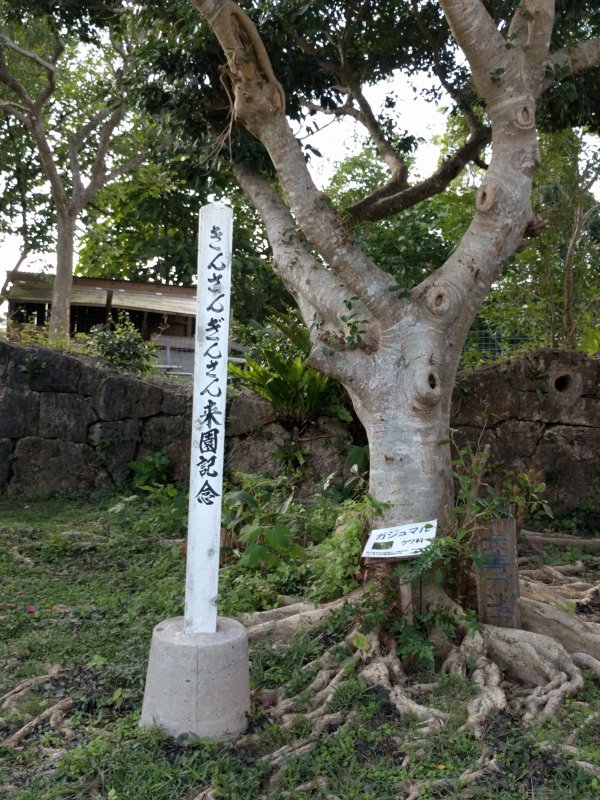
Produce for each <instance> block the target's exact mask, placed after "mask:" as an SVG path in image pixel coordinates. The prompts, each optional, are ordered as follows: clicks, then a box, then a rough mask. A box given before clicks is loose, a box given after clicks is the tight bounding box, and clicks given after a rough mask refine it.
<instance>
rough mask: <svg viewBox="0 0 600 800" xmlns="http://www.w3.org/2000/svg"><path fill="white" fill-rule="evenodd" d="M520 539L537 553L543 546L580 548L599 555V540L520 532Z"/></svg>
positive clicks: (565, 535)
mask: <svg viewBox="0 0 600 800" xmlns="http://www.w3.org/2000/svg"><path fill="white" fill-rule="evenodd" d="M520 535H521V539H522V540H523V541H525V542H527V544H529V545H532V546H533V548H534V549H535V550H537V551H542V552H543V550H544V545H552V546H556V547H578V548H579V547H581V548H583V549H584V550H590V551H591V552H595V553H600V539H598V538H594V539H589V538H583V537H580V536H570V535H569V534H564V533H563V534H556V535H554V534H551V533H536V532H535V531H526V530H522V531H521V534H520Z"/></svg>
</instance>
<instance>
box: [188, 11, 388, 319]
mask: <svg viewBox="0 0 600 800" xmlns="http://www.w3.org/2000/svg"><path fill="white" fill-rule="evenodd" d="M194 2H195V5H196V6H197V7H198V8H199V10H200V11H201V13H203V14H204V16H205V17H206V19H207V21H208V22H209V24H210V25H211V27H212V29H213V30H214V32H215V34H216V35H217V37H218V39H219V41H220V43H221V46H222V47H223V49H224V50H225V52H226V53H227V56H228V63H229V74H230V78H231V81H232V85H233V91H234V95H235V108H234V110H235V115H236V118H237V120H238V121H240V122H242V123H243V124H244V126H245V127H246V128H247V129H248V130H249V131H250V132H251V133H252V134H253V135H254V136H256V137H257V138H258V139H259V140H260V141H261V142H262V143H263V145H264V146H265V148H266V149H267V152H268V153H269V156H270V158H271V161H272V162H273V165H274V166H275V169H276V170H277V174H278V177H279V180H280V183H281V185H282V187H283V190H284V191H285V193H286V195H287V198H288V201H289V204H290V207H291V209H292V212H293V214H294V216H295V218H296V220H297V222H298V224H299V226H300V228H301V229H302V231H303V233H304V235H305V236H306V238H307V239H308V241H309V242H310V244H311V246H312V247H314V248H315V250H317V251H318V252H319V253H320V254H321V256H322V257H323V258H324V259H325V261H326V262H327V264H328V265H329V266H330V267H331V269H332V270H333V271H334V272H335V273H336V274H337V276H338V278H339V279H340V280H341V281H343V282H344V283H345V284H346V286H347V289H348V291H349V292H350V294H351V295H358V297H360V299H361V300H362V301H363V302H364V304H365V305H366V306H367V307H368V308H369V310H370V312H371V314H372V315H373V316H375V314H376V313H378V312H381V311H382V309H383V310H384V311H385V309H386V308H388V307H390V306H391V298H390V293H389V292H388V291H387V287H388V286H389V283H390V277H389V275H388V274H387V273H385V272H383V271H382V270H380V269H379V268H378V267H377V266H376V265H375V264H374V263H373V262H372V261H371V260H370V259H369V258H367V256H366V255H365V254H364V253H363V252H362V250H361V249H360V247H359V246H358V244H357V243H356V242H355V241H354V239H353V237H352V236H351V235H349V234H348V231H347V230H345V228H344V226H343V225H342V223H341V221H340V220H339V219H338V217H337V216H336V214H335V213H334V212H333V210H332V209H331V208H330V207H329V205H328V204H327V202H326V199H325V198H324V197H323V195H322V194H321V193H320V192H319V191H318V190H317V188H316V186H315V184H314V182H313V180H312V177H311V176H310V173H309V172H308V169H307V166H306V161H305V160H304V156H303V154H302V151H301V150H300V147H299V145H298V142H297V140H296V138H295V137H294V135H293V133H292V131H291V129H290V126H289V124H288V121H287V119H286V116H285V103H284V100H282V99H281V97H280V95H282V94H283V90H282V89H281V86H280V84H279V82H278V81H277V80H276V78H275V77H274V75H273V72H272V68H271V64H270V62H269V61H268V56H267V54H266V50H265V48H264V45H263V44H262V41H261V40H260V38H259V35H258V32H257V31H256V28H255V26H254V24H253V23H252V21H251V20H250V19H249V18H248V17H247V15H246V14H244V13H243V12H242V10H241V9H240V8H239V7H238V6H237V5H236V4H235V3H233V2H232V1H231V0H227V2H225V3H218V2H217V0H194Z"/></svg>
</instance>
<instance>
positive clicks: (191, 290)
mask: <svg viewBox="0 0 600 800" xmlns="http://www.w3.org/2000/svg"><path fill="white" fill-rule="evenodd" d="M53 277H54V276H52V275H43V274H39V273H32V272H14V271H13V272H9V273H8V278H9V280H10V281H11V284H12V285H11V288H10V289H9V291H8V300H9V302H11V303H50V302H51V301H52V284H53ZM110 293H112V297H110ZM109 304H110V305H112V307H113V308H122V309H128V310H132V311H150V312H153V313H158V314H178V315H182V316H186V317H194V316H195V315H196V287H195V286H167V285H163V284H158V283H134V282H133V281H111V280H103V279H97V278H73V290H72V294H71V305H75V306H100V307H105V306H107V305H109Z"/></svg>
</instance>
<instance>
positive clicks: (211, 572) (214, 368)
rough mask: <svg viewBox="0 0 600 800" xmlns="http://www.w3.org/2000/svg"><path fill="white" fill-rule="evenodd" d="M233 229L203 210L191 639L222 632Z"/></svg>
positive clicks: (227, 216) (227, 215) (188, 616)
mask: <svg viewBox="0 0 600 800" xmlns="http://www.w3.org/2000/svg"><path fill="white" fill-rule="evenodd" d="M232 229H233V214H232V211H231V208H229V207H228V206H225V205H222V204H220V203H211V204H209V205H207V206H203V208H202V209H201V210H200V227H199V251H198V292H197V311H196V346H195V357H194V403H193V413H192V446H191V460H190V501H189V518H188V544H187V571H186V585H185V615H184V620H185V622H184V629H185V632H186V633H214V632H215V631H216V629H217V592H218V578H219V550H220V536H221V506H222V492H223V465H224V444H225V398H226V390H227V351H228V341H229V300H230V294H231V240H232Z"/></svg>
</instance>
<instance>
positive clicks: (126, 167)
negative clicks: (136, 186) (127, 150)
mask: <svg viewBox="0 0 600 800" xmlns="http://www.w3.org/2000/svg"><path fill="white" fill-rule="evenodd" d="M144 161H146V155H145V153H140V154H139V155H137V156H133V157H132V158H129V159H127V161H124V162H123V163H122V164H120V165H119V166H118V167H115V169H113V170H112V171H111V172H108V173H107V174H106V178H105V181H104V182H105V183H112V181H116V180H117V178H121V177H122V176H123V175H128V174H129V173H130V172H133V170H134V169H137V168H138V167H140V166H141V165H142V164H143V163H144Z"/></svg>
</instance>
